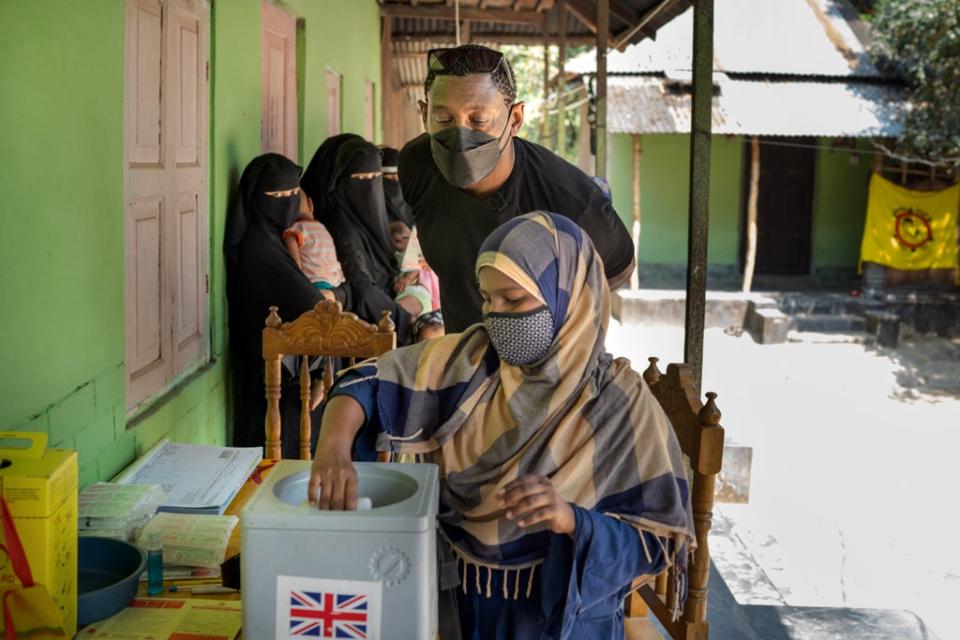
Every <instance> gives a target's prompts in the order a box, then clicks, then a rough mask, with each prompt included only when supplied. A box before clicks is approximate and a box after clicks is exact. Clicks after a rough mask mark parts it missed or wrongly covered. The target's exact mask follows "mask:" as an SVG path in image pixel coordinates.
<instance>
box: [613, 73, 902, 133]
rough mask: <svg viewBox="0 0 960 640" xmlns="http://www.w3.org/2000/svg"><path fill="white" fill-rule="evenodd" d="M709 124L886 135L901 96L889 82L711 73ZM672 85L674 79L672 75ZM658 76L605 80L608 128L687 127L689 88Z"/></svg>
mask: <svg viewBox="0 0 960 640" xmlns="http://www.w3.org/2000/svg"><path fill="white" fill-rule="evenodd" d="M714 83H715V85H716V86H717V88H718V89H719V94H718V95H716V96H714V99H713V132H714V133H717V134H732V135H779V136H821V137H888V136H890V137H892V136H897V135H899V133H900V122H899V119H898V113H899V109H900V108H901V107H900V105H902V104H903V96H902V95H901V90H900V89H898V88H896V87H891V86H887V85H879V84H868V83H849V82H816V81H811V80H800V79H797V80H782V81H781V80H776V81H772V80H765V81H756V80H738V79H733V78H729V77H727V76H726V75H725V74H722V73H718V74H716V76H715V78H714ZM672 86H673V87H676V84H675V83H673V85H672ZM670 87H671V81H670V80H667V79H666V78H662V77H613V78H610V79H609V81H608V87H607V92H608V93H607V96H608V98H607V99H608V106H607V129H608V131H609V132H610V133H689V132H690V101H691V96H690V94H689V93H687V92H685V91H675V90H671V88H670Z"/></svg>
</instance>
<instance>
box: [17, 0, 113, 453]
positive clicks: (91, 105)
mask: <svg viewBox="0 0 960 640" xmlns="http://www.w3.org/2000/svg"><path fill="white" fill-rule="evenodd" d="M57 4H58V6H57V7H53V6H52V3H46V2H44V3H38V2H32V1H31V0H4V1H3V2H0V25H2V28H0V86H2V87H3V98H2V99H0V219H2V222H3V232H2V235H0V238H2V239H0V247H2V249H0V273H2V274H3V277H2V278H0V300H3V301H4V304H3V311H2V313H3V331H0V353H2V354H3V356H2V364H0V397H2V400H0V426H2V427H8V426H12V425H15V424H17V423H20V422H22V421H24V420H25V419H29V418H31V417H33V416H34V415H36V414H38V413H40V411H41V410H42V409H44V408H46V407H48V406H50V405H52V404H53V403H55V402H56V401H57V400H59V399H61V398H64V397H65V396H67V395H69V394H70V393H71V392H73V391H75V390H78V389H80V388H82V387H83V386H84V385H92V382H93V380H94V379H97V380H99V381H100V383H99V384H98V387H99V388H100V389H101V394H100V395H101V402H100V405H99V407H98V408H97V409H98V411H97V412H96V418H97V419H98V420H102V421H103V423H104V424H106V421H107V416H108V415H109V416H110V421H112V413H113V405H114V404H116V403H117V402H122V386H121V387H120V391H119V392H118V391H117V390H116V389H115V388H113V387H114V386H115V383H118V382H122V377H121V378H120V379H119V381H118V380H115V379H114V378H115V377H114V376H112V371H113V370H114V369H115V368H116V367H117V366H118V365H120V364H121V363H122V362H123V349H124V341H123V332H122V331H118V330H117V328H118V324H117V322H118V319H119V321H120V322H121V323H122V319H123V279H122V278H118V277H117V268H118V265H119V266H121V267H122V265H123V226H122V224H121V221H122V202H123V182H122V180H123V147H122V133H123V132H122V129H121V127H120V126H119V125H118V123H121V122H123V103H122V90H123V85H122V83H121V81H120V79H121V78H122V77H123V56H122V54H121V52H122V51H123V3H120V2H115V1H113V0H99V1H93V2H86V1H83V0H76V1H74V2H59V3H57ZM81 96H82V98H81ZM93 149H95V150H96V153H93V154H90V153H89V152H90V150H93ZM120 327H122V324H121V325H120ZM90 393H91V394H92V393H93V388H92V386H91V387H90ZM55 418H56V421H57V423H56V424H55V425H53V427H54V428H55V429H56V430H57V435H60V434H61V433H62V432H65V431H68V430H69V429H67V425H61V424H60V420H61V419H66V418H65V417H64V416H61V415H57V416H56V417H55ZM37 420H38V422H37V424H38V425H40V426H44V425H45V424H46V420H47V418H46V417H45V416H44V417H40V418H37ZM111 429H112V426H111ZM71 435H72V434H71Z"/></svg>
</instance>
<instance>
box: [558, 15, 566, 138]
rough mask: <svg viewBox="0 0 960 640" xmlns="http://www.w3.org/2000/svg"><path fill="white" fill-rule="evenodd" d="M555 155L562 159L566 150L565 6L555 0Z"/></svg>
mask: <svg viewBox="0 0 960 640" xmlns="http://www.w3.org/2000/svg"><path fill="white" fill-rule="evenodd" d="M557 29H558V32H557V154H558V155H559V156H560V157H563V155H564V152H565V151H566V150H567V126H566V115H567V114H566V106H567V91H566V89H567V83H566V80H565V79H564V76H563V74H564V64H565V63H566V60H567V4H566V2H565V0H557Z"/></svg>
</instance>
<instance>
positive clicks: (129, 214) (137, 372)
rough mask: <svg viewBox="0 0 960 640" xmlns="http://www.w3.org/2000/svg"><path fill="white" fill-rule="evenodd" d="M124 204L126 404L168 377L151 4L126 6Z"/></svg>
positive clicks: (159, 11)
mask: <svg viewBox="0 0 960 640" xmlns="http://www.w3.org/2000/svg"><path fill="white" fill-rule="evenodd" d="M127 7H128V10H127V61H126V62H127V83H126V96H127V111H126V113H127V136H126V137H127V202H126V207H125V209H126V212H125V218H126V222H125V244H126V246H125V256H126V258H125V261H126V287H125V288H126V368H127V406H128V407H129V406H133V405H134V404H136V403H138V402H140V401H141V400H143V399H144V398H146V397H147V396H148V395H150V394H151V393H153V392H154V391H155V390H157V389H158V388H160V387H162V386H163V384H164V383H165V382H166V380H167V379H168V378H169V376H170V372H171V366H170V365H171V358H170V336H169V332H168V331H167V324H168V323H167V322H166V313H167V307H168V303H167V301H166V300H165V298H164V295H163V294H164V290H165V288H166V287H167V282H166V274H165V268H164V266H165V265H164V259H163V258H164V253H165V251H164V244H165V242H166V240H167V238H166V233H165V232H164V220H165V213H166V211H165V210H166V209H167V208H168V207H170V206H171V205H172V203H171V202H170V201H169V199H168V193H167V189H166V184H165V179H164V176H165V172H164V166H163V165H164V161H165V157H164V156H165V153H164V146H165V145H166V136H165V131H164V118H163V105H164V102H165V100H164V99H163V90H164V87H163V73H164V68H163V62H162V57H163V50H164V46H163V33H164V29H163V26H164V21H165V20H166V19H167V16H166V14H165V11H164V7H163V6H162V5H161V4H160V2H158V1H157V0H135V1H133V2H130V3H128V5H127Z"/></svg>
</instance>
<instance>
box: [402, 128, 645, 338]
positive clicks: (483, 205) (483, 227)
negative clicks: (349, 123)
mask: <svg viewBox="0 0 960 640" xmlns="http://www.w3.org/2000/svg"><path fill="white" fill-rule="evenodd" d="M513 148H514V152H515V155H516V162H515V164H514V167H513V172H512V173H511V174H510V177H509V178H508V179H507V182H506V183H504V185H503V186H502V187H501V188H500V190H499V191H497V192H496V193H493V194H491V195H490V196H487V197H485V198H475V197H473V196H471V195H470V194H468V193H466V192H465V191H463V190H461V189H459V188H457V187H454V186H453V185H451V184H450V183H449V182H447V181H446V180H445V179H444V178H443V176H442V175H441V174H440V171H439V170H438V169H437V167H436V165H435V164H434V162H433V156H432V155H431V154H430V138H429V136H428V135H427V134H423V135H421V136H419V137H417V138H415V139H413V140H411V141H410V142H409V143H407V145H406V146H405V147H404V148H403V151H401V152H400V164H399V174H400V186H401V189H402V191H403V197H404V198H405V199H406V201H407V202H408V203H409V204H410V206H411V207H412V208H413V215H414V221H415V222H416V226H417V234H418V235H419V238H420V246H421V248H422V249H423V256H424V258H425V259H426V261H427V263H428V264H429V265H430V267H431V268H432V269H433V270H434V271H436V273H437V276H438V277H439V279H440V298H441V304H442V308H443V320H444V323H445V325H446V330H447V332H448V333H456V332H460V331H463V330H464V329H466V328H467V327H469V326H470V325H472V324H475V323H477V322H480V321H481V320H482V319H483V318H482V313H481V306H482V304H483V301H482V300H481V298H480V292H479V290H478V289H477V278H476V275H475V274H474V266H475V263H476V260H477V254H478V253H479V252H480V246H481V245H482V244H483V241H484V240H486V238H487V236H488V235H490V233H491V232H492V231H493V230H494V229H496V228H497V227H498V226H500V225H501V224H503V223H504V222H506V221H507V220H509V219H511V218H514V217H516V216H519V215H523V214H524V213H529V212H530V211H536V210H538V209H539V210H543V211H550V212H553V213H559V214H561V215H564V216H567V217H568V218H570V219H571V220H573V221H574V222H576V223H577V224H578V225H580V227H581V228H583V230H584V231H586V232H587V234H588V235H589V236H590V239H591V240H593V244H594V246H595V247H596V248H597V252H598V253H599V254H600V258H601V259H602V260H603V267H604V271H605V273H606V275H607V277H608V278H610V277H613V276H616V275H618V274H620V273H622V272H623V271H624V270H625V269H626V268H627V267H629V266H630V263H631V261H632V260H633V257H634V256H633V242H632V241H631V239H630V234H629V233H628V232H627V228H626V227H625V226H624V225H623V222H621V220H620V218H619V216H617V212H616V211H614V209H613V205H612V204H611V203H610V200H608V199H607V198H606V196H604V195H603V192H601V191H600V188H599V187H598V186H597V185H596V183H594V182H593V180H592V179H590V177H589V176H587V175H586V174H584V173H583V172H582V171H580V170H579V169H577V168H576V167H574V166H573V165H572V164H570V163H569V162H566V161H565V160H563V158H560V157H559V156H557V155H556V154H555V153H553V152H552V151H550V150H549V149H546V148H544V147H541V146H540V145H537V144H534V143H532V142H528V141H527V140H522V139H520V138H514V141H513Z"/></svg>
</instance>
